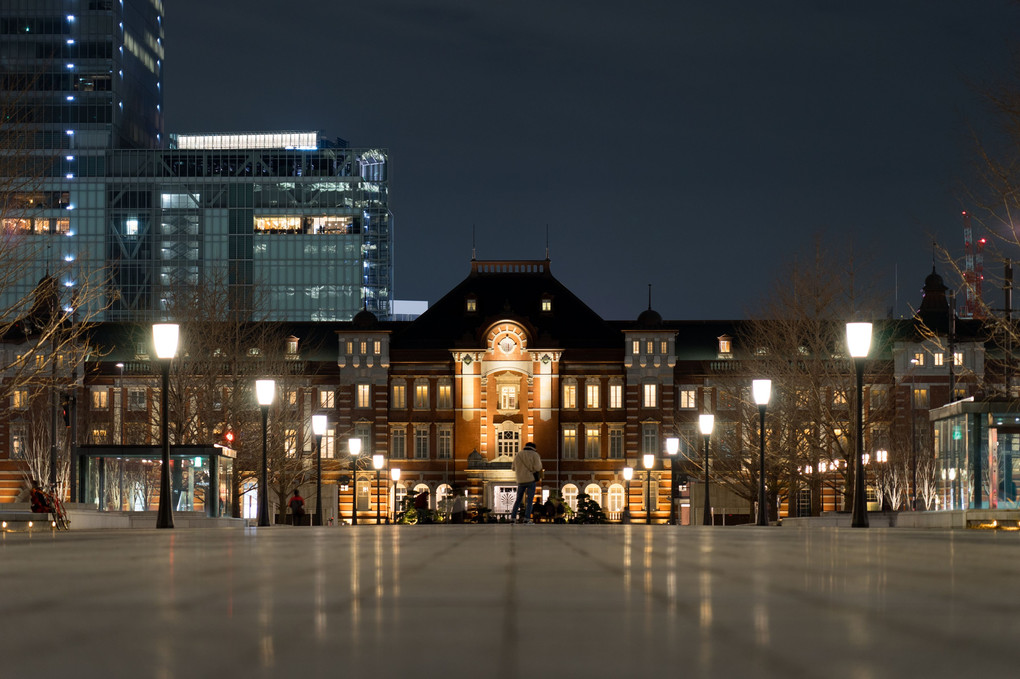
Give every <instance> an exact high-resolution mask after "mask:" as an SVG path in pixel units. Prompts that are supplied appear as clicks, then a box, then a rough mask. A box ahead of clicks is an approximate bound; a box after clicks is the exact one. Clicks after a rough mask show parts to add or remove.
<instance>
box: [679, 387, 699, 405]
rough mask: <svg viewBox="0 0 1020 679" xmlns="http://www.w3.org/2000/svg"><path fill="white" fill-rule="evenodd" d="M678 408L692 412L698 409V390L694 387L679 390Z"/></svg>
mask: <svg viewBox="0 0 1020 679" xmlns="http://www.w3.org/2000/svg"><path fill="white" fill-rule="evenodd" d="M680 407H681V408H685V409H687V410H693V409H694V408H697V407H698V390H697V389H696V388H694V387H682V388H681V389H680Z"/></svg>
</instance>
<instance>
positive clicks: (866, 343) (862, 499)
mask: <svg viewBox="0 0 1020 679" xmlns="http://www.w3.org/2000/svg"><path fill="white" fill-rule="evenodd" d="M846 345H847V349H849V350H850V356H851V358H853V360H854V372H855V373H856V374H857V461H856V463H855V465H854V507H853V516H852V518H851V520H850V525H851V526H852V527H854V528H867V527H868V496H867V493H866V492H865V485H864V360H865V359H866V358H867V357H868V351H869V350H870V349H871V323H847V324H846Z"/></svg>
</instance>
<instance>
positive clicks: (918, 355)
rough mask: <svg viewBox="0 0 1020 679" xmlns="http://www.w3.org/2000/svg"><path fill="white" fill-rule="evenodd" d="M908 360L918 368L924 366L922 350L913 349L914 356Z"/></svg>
mask: <svg viewBox="0 0 1020 679" xmlns="http://www.w3.org/2000/svg"><path fill="white" fill-rule="evenodd" d="M910 362H911V363H913V364H914V365H916V366H917V367H919V368H920V367H922V366H924V352H923V351H915V352H914V358H913V359H911V361H910Z"/></svg>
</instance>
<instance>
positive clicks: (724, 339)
mask: <svg viewBox="0 0 1020 679" xmlns="http://www.w3.org/2000/svg"><path fill="white" fill-rule="evenodd" d="M719 353H720V354H732V353H733V338H732V337H730V336H729V335H721V336H720V337H719Z"/></svg>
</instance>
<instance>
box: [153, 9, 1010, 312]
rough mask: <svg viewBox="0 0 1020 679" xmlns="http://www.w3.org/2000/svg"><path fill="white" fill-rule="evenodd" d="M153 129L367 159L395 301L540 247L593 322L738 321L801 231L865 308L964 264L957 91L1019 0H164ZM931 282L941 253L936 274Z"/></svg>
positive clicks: (979, 67) (963, 161)
mask: <svg viewBox="0 0 1020 679" xmlns="http://www.w3.org/2000/svg"><path fill="white" fill-rule="evenodd" d="M166 11H167V14H166V16H165V18H164V25H165V28H166V69H165V72H166V79H165V83H164V92H165V112H166V121H167V129H168V131H170V132H190V133H195V132H228V131H255V130H285V129H287V130H304V129H308V130H316V129H317V130H321V131H323V132H325V133H326V134H327V135H328V136H330V137H336V136H339V137H343V138H344V139H347V140H348V141H349V142H350V143H351V145H352V146H378V147H384V148H386V149H388V150H389V154H390V162H391V166H390V168H391V171H390V190H391V202H390V207H391V209H392V211H393V213H394V219H395V244H396V245H395V266H394V270H395V291H394V292H395V297H397V298H399V299H426V300H428V301H429V302H430V303H432V302H435V301H436V300H437V299H438V298H439V297H441V296H442V295H443V294H445V293H446V292H447V291H448V290H449V289H450V288H452V287H453V286H454V285H455V284H456V283H458V282H459V281H460V280H462V279H463V278H464V277H465V276H466V275H467V273H468V272H469V269H470V258H471V251H472V229H474V232H475V243H476V252H477V256H478V258H479V259H541V258H543V257H544V256H545V249H546V233H547V228H548V233H549V238H548V241H549V249H550V257H551V259H552V271H553V274H554V275H555V276H556V277H557V278H558V279H559V280H560V281H561V282H563V283H564V284H565V285H567V286H568V287H569V288H571V289H572V290H573V291H574V292H575V293H576V294H577V295H578V296H580V297H581V299H582V300H584V301H585V302H586V303H587V304H588V305H589V306H591V307H592V308H593V309H595V310H596V311H597V312H599V313H600V314H602V315H603V316H604V317H605V318H608V319H613V320H626V319H633V318H636V317H637V315H638V314H639V313H640V312H641V310H642V309H644V308H645V307H646V306H647V299H648V298H647V295H648V288H647V286H648V284H652V286H653V287H652V306H653V307H654V308H655V309H656V310H657V311H659V312H660V313H661V314H662V315H663V316H664V317H665V318H672V319H698V318H705V319H712V318H714V319H720V318H743V317H746V316H748V315H749V314H754V313H755V308H756V306H757V305H758V303H759V302H760V301H761V299H762V295H763V294H764V291H765V290H766V289H767V288H768V286H769V285H770V284H771V283H772V282H773V281H775V280H776V279H777V278H779V277H781V276H782V274H783V271H784V265H785V264H786V263H787V262H788V261H790V260H791V258H792V257H793V255H794V254H795V253H797V252H803V251H804V249H805V248H809V247H810V245H811V242H812V240H813V239H814V237H815V236H816V235H820V236H821V237H822V238H823V240H824V242H826V243H827V244H828V245H829V246H830V247H832V248H834V249H843V248H846V247H847V246H849V245H853V247H854V249H855V250H856V251H857V252H858V253H860V254H861V255H862V256H864V257H865V258H870V262H871V263H870V265H869V267H870V269H869V272H870V273H871V274H872V275H873V276H875V280H876V281H877V287H878V289H879V290H880V292H881V293H882V295H883V296H884V298H885V300H884V302H883V304H884V306H885V307H886V308H892V307H893V306H894V303H895V302H896V299H897V298H896V290H897V277H896V275H895V272H896V271H897V269H898V272H899V275H898V293H899V294H898V304H897V305H896V313H897V315H902V314H906V313H909V309H908V305H911V304H912V305H915V306H916V305H917V304H918V303H919V302H920V292H919V291H920V287H921V284H922V282H923V279H924V276H925V275H926V274H927V273H928V272H929V271H930V270H931V266H932V246H931V242H932V239H933V238H935V239H938V240H939V241H941V242H944V243H946V244H948V245H949V246H950V247H952V248H954V249H955V250H956V251H957V252H958V254H962V248H963V237H962V224H961V220H960V210H961V209H963V208H966V207H968V206H967V205H966V204H965V203H963V202H961V200H960V195H961V191H960V190H959V187H960V185H961V183H963V182H966V181H967V179H968V176H969V168H968V164H969V163H970V162H971V161H970V155H971V154H970V150H971V145H970V142H969V138H968V134H969V132H968V130H969V129H970V128H971V127H976V128H978V129H985V128H986V127H987V126H988V120H987V115H986V111H985V109H984V106H983V104H982V101H981V98H980V96H979V94H978V91H979V90H980V88H981V87H983V86H985V85H986V84H987V83H990V82H994V81H997V80H1001V79H1002V78H1003V77H1005V76H1006V75H1007V74H1008V73H1009V64H1010V59H1011V50H1012V49H1013V48H1015V47H1020V41H1014V42H1013V43H1011V42H1010V34H1011V33H1013V34H1015V32H1016V31H1015V29H1016V27H1017V26H1018V25H1020V22H1018V19H1020V4H1017V3H1014V2H1008V1H1007V0H980V1H978V2H961V1H959V0H952V1H936V0H895V1H894V0H868V1H865V2H844V1H841V0H832V1H826V2H807V1H805V0H773V1H770V2H762V1H761V0H732V1H729V2H726V1H718V2H701V3H697V2H666V1H663V2H650V1H644V0H638V1H635V2H627V3H624V2H606V1H605V0H587V1H584V2H561V1H558V0H537V1H536V0H519V1H517V2H513V3H496V2H492V1H489V2H485V1H483V2H478V0H418V1H416V0H373V1H372V2H363V3H353V2H279V1H278V0H273V1H270V0H245V1H244V2H242V1H240V0H216V2H209V0H170V1H168V2H166ZM941 269H942V270H943V272H944V267H941Z"/></svg>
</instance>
